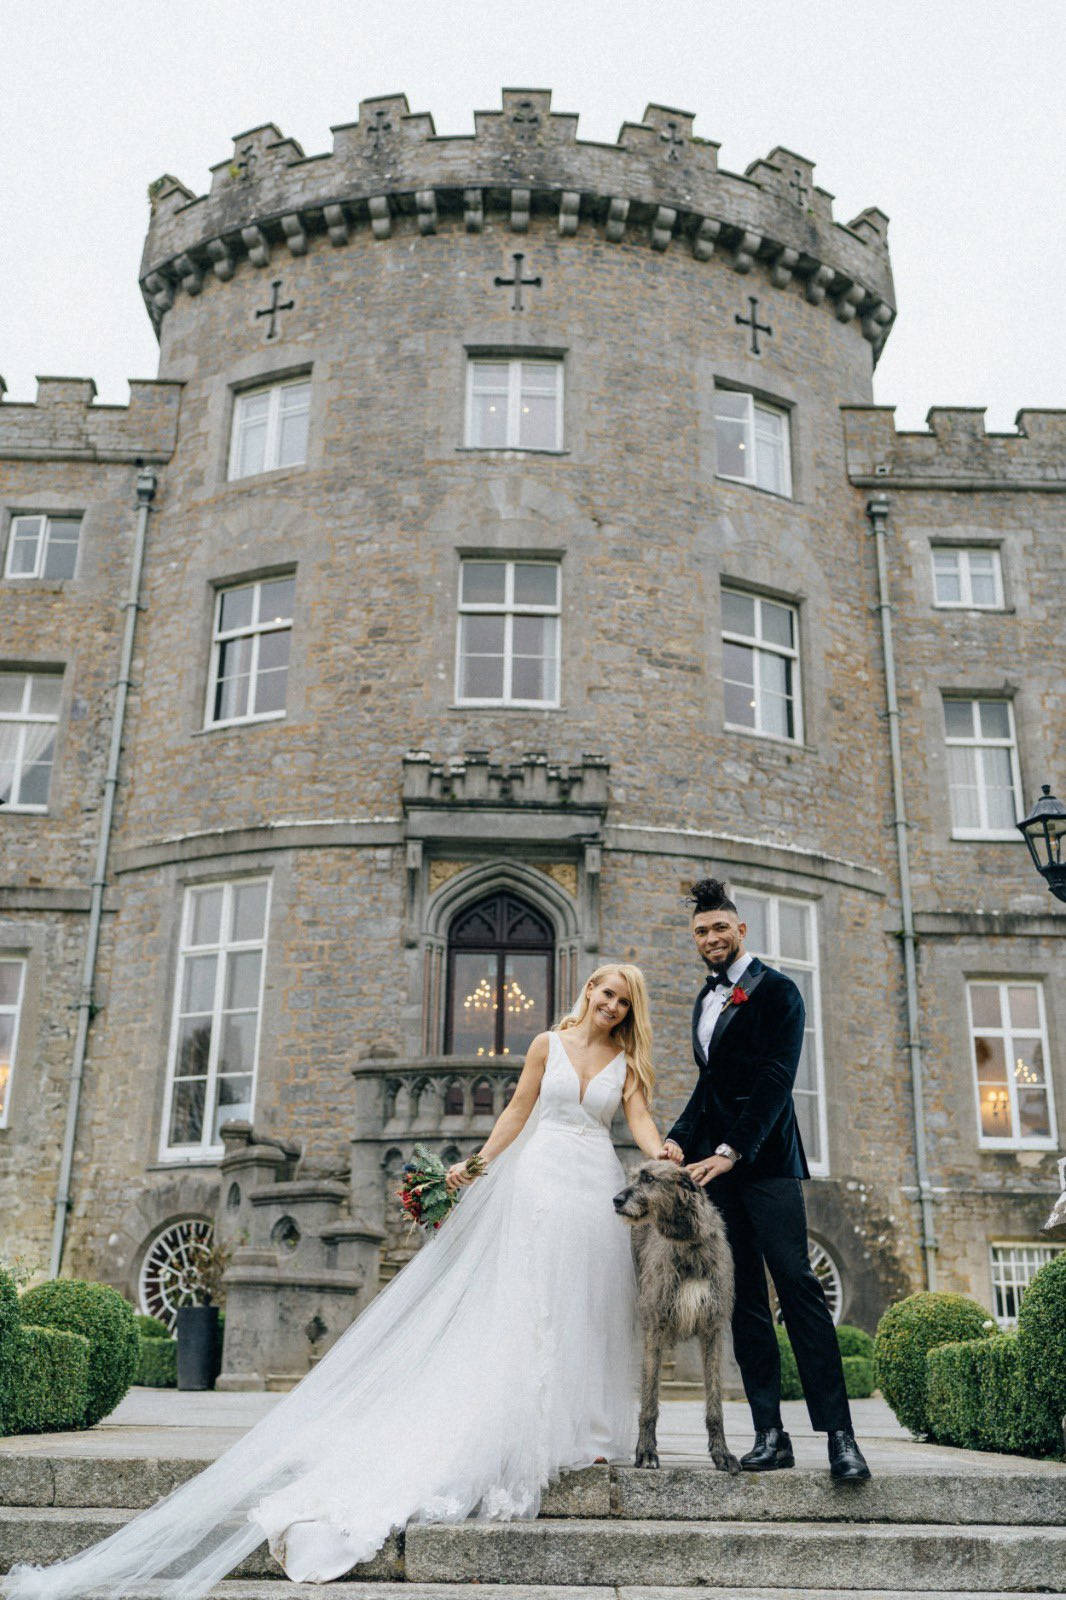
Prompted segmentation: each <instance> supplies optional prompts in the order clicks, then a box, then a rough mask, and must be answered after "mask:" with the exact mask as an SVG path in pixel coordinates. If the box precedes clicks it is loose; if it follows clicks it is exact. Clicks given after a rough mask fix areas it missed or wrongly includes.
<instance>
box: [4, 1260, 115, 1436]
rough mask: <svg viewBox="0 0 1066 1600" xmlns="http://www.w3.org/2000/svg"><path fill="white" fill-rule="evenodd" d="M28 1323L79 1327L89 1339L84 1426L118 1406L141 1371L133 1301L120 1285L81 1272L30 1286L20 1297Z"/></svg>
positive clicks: (69, 1329) (76, 1330) (21, 1310)
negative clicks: (81, 1276)
mask: <svg viewBox="0 0 1066 1600" xmlns="http://www.w3.org/2000/svg"><path fill="white" fill-rule="evenodd" d="M19 1313H20V1315H21V1317H22V1320H23V1322H24V1323H32V1324H34V1325H35V1326H37V1327H48V1328H62V1329H64V1330H65V1331H66V1332H67V1333H81V1334H84V1336H85V1338H86V1339H88V1341H89V1382H88V1392H87V1399H86V1405H85V1412H84V1416H83V1418H82V1426H83V1427H86V1428H91V1427H93V1425H94V1424H95V1423H97V1422H99V1421H100V1419H101V1417H106V1416H107V1415H108V1413H109V1412H111V1411H114V1409H115V1407H116V1406H117V1405H118V1403H119V1401H120V1400H121V1399H122V1397H123V1395H124V1394H125V1393H126V1391H127V1389H128V1388H129V1386H130V1384H131V1383H132V1382H133V1378H134V1374H135V1373H136V1371H137V1357H138V1342H137V1324H136V1322H135V1320H134V1313H133V1307H132V1306H131V1305H130V1304H129V1302H128V1301H126V1300H124V1299H123V1298H122V1296H121V1295H120V1294H119V1292H118V1290H117V1289H111V1288H109V1287H108V1286H107V1284H104V1283H85V1282H83V1281H82V1280H81V1279H79V1278H56V1279H54V1280H53V1281H52V1282H51V1283H42V1284H38V1286H37V1288H36V1289H28V1290H27V1291H26V1293H25V1294H24V1295H23V1296H22V1298H21V1300H20V1301H19Z"/></svg>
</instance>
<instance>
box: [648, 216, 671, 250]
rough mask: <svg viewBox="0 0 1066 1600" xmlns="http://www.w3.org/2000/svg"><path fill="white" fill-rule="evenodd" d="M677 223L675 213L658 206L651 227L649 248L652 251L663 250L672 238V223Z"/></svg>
mask: <svg viewBox="0 0 1066 1600" xmlns="http://www.w3.org/2000/svg"><path fill="white" fill-rule="evenodd" d="M676 221H677V212H676V211H674V210H672V209H671V207H670V206H660V207H659V209H658V211H657V212H656V213H655V221H654V222H653V223H652V225H651V247H652V249H653V250H665V249H666V247H667V245H668V244H669V243H670V240H671V239H672V238H673V237H674V223H675V222H676Z"/></svg>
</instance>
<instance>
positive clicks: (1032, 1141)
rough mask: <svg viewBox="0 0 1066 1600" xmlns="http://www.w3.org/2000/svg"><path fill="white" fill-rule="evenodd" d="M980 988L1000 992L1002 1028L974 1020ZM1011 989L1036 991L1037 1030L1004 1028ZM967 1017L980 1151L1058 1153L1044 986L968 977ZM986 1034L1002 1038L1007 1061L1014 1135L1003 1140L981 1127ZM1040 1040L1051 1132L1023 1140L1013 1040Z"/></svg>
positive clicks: (1029, 981)
mask: <svg viewBox="0 0 1066 1600" xmlns="http://www.w3.org/2000/svg"><path fill="white" fill-rule="evenodd" d="M977 988H981V989H996V990H998V992H999V994H998V999H999V1027H998V1028H988V1027H984V1026H981V1027H978V1026H977V1024H976V1023H975V1022H974V1019H973V991H974V990H975V989H977ZM1008 989H1035V990H1036V1002H1037V1016H1038V1018H1039V1021H1038V1024H1037V1026H1036V1027H1035V1028H1012V1027H1009V1026H1008V1027H1004V1025H1003V1019H1004V1018H1005V1017H1007V1018H1009V1016H1010V1011H1009V1008H1008V1002H1007V990H1008ZM966 1018H967V1022H968V1024H969V1029H970V1065H971V1067H972V1069H973V1077H972V1080H971V1081H972V1083H973V1090H974V1110H975V1112H976V1116H977V1145H978V1149H980V1150H1056V1149H1057V1148H1058V1138H1057V1135H1056V1131H1055V1130H1056V1128H1057V1126H1058V1124H1057V1122H1056V1120H1055V1084H1054V1081H1053V1074H1052V1070H1051V1052H1050V1050H1049V1048H1048V1032H1047V1011H1046V1009H1045V1006H1044V985H1043V984H1042V983H1041V982H1040V981H1039V979H1035V980H1034V979H1033V978H1002V979H1001V978H968V979H967V980H966ZM978 1034H981V1035H986V1036H988V1037H990V1038H995V1039H1002V1041H1003V1060H1004V1063H1005V1065H1006V1068H1007V1098H1008V1104H1009V1106H1010V1125H1011V1129H1012V1132H1011V1133H1010V1134H1008V1135H1007V1136H1006V1137H1004V1138H1002V1139H997V1138H993V1137H992V1136H991V1135H990V1134H987V1133H985V1131H984V1129H983V1128H982V1127H981V1086H980V1083H979V1082H978V1069H977V1035H978ZM1015 1038H1017V1039H1039V1041H1040V1045H1041V1049H1042V1051H1043V1057H1044V1087H1045V1090H1046V1092H1047V1118H1048V1132H1047V1133H1046V1134H1028V1135H1027V1136H1026V1137H1025V1138H1022V1137H1021V1135H1020V1134H1018V1133H1017V1132H1016V1131H1013V1130H1016V1129H1017V1128H1018V1125H1019V1124H1018V1092H1017V1084H1016V1083H1015V1080H1014V1074H1013V1072H1012V1071H1011V1050H1010V1044H1011V1040H1012V1039H1015Z"/></svg>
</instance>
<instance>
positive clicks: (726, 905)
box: [685, 878, 737, 916]
mask: <svg viewBox="0 0 1066 1600" xmlns="http://www.w3.org/2000/svg"><path fill="white" fill-rule="evenodd" d="M685 900H686V903H687V904H688V905H690V906H691V907H692V915H693V916H695V915H696V913H697V912H699V911H731V912H732V913H733V915H734V916H736V915H737V908H736V904H735V902H734V901H732V900H730V898H729V896H728V895H727V894H726V892H725V884H724V883H722V882H721V880H720V879H718V878H701V879H700V881H699V883H694V884H693V885H692V888H691V889H690V890H689V892H688V894H687V895H686V896H685Z"/></svg>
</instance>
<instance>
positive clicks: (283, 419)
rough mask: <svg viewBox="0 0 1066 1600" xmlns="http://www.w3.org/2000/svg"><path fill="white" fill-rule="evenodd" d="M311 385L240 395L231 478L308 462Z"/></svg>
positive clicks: (303, 382)
mask: <svg viewBox="0 0 1066 1600" xmlns="http://www.w3.org/2000/svg"><path fill="white" fill-rule="evenodd" d="M310 414H311V383H310V380H309V379H308V378H297V379H296V380H295V381H292V382H289V383H274V384H271V385H270V387H269V388H265V389H252V390H248V391H247V392H245V393H244V394H239V395H237V397H236V398H235V400H234V402H233V436H232V439H231V441H230V459H229V475H230V477H231V478H249V477H252V476H253V475H254V474H255V473H258V472H272V471H274V470H275V469H276V468H278V467H298V466H300V465H302V463H303V462H305V461H306V460H307V427H308V420H309V418H310Z"/></svg>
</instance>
